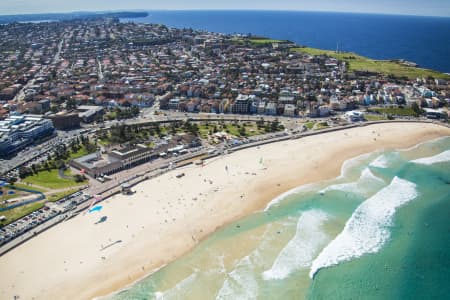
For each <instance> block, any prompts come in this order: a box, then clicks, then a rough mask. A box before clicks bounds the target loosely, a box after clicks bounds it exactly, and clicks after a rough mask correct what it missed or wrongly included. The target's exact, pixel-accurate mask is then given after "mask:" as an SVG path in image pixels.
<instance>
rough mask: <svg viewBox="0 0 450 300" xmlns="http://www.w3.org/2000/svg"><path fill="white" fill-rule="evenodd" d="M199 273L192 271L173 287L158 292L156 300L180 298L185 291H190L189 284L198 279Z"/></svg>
mask: <svg viewBox="0 0 450 300" xmlns="http://www.w3.org/2000/svg"><path fill="white" fill-rule="evenodd" d="M197 276H198V273H197V272H195V273H192V274H191V275H189V276H188V277H186V278H185V279H183V280H181V281H180V282H178V283H177V285H175V286H174V287H173V288H171V289H169V290H167V291H165V292H156V293H155V299H156V300H167V299H178V297H179V295H182V294H183V291H188V290H189V286H190V285H191V284H192V283H194V281H195V279H197Z"/></svg>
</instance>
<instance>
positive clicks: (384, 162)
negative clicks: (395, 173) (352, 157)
mask: <svg viewBox="0 0 450 300" xmlns="http://www.w3.org/2000/svg"><path fill="white" fill-rule="evenodd" d="M369 166H371V167H376V168H382V169H385V168H387V167H389V159H388V157H387V155H386V154H382V155H380V156H378V157H377V158H376V159H375V160H374V161H373V162H371V163H370V165H369Z"/></svg>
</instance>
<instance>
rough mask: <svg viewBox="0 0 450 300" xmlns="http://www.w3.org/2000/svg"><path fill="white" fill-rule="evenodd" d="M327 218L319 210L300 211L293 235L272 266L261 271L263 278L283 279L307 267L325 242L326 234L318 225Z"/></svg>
mask: <svg viewBox="0 0 450 300" xmlns="http://www.w3.org/2000/svg"><path fill="white" fill-rule="evenodd" d="M327 219H328V215H327V214H326V213H324V212H323V211H320V210H310V211H306V212H304V213H302V215H301V216H300V218H299V219H298V222H297V231H296V233H295V236H294V237H293V238H292V239H291V240H290V241H289V242H288V243H287V245H286V246H285V247H284V248H283V249H282V250H281V252H280V253H279V255H278V256H277V258H276V259H275V261H274V263H273V265H272V268H270V269H269V270H267V271H265V272H264V273H263V278H264V279H265V280H272V279H284V278H286V277H287V276H289V274H291V273H292V272H295V271H297V270H299V269H301V268H307V267H309V266H310V265H311V262H312V260H313V259H314V255H316V254H317V252H318V250H319V249H320V247H322V246H323V245H324V244H325V243H326V240H327V235H326V234H325V233H324V232H323V231H321V230H320V227H321V226H322V224H323V223H324V222H325V221H326V220H327Z"/></svg>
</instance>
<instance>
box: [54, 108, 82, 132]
mask: <svg viewBox="0 0 450 300" xmlns="http://www.w3.org/2000/svg"><path fill="white" fill-rule="evenodd" d="M48 118H49V119H50V120H52V122H53V126H55V128H56V129H58V130H70V129H74V128H79V127H80V120H81V119H80V116H79V115H78V114H77V113H75V112H69V113H68V112H59V113H57V114H53V115H50V116H48Z"/></svg>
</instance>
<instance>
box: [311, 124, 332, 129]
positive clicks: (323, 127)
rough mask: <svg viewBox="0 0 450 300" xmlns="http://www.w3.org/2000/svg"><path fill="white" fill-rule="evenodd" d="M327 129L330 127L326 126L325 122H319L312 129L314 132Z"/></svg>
mask: <svg viewBox="0 0 450 300" xmlns="http://www.w3.org/2000/svg"><path fill="white" fill-rule="evenodd" d="M328 127H330V126H328V123H327V122H320V123H317V125H316V127H315V128H314V129H315V130H321V129H325V128H328Z"/></svg>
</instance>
